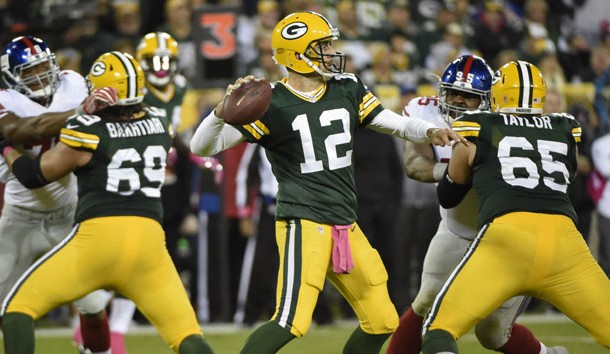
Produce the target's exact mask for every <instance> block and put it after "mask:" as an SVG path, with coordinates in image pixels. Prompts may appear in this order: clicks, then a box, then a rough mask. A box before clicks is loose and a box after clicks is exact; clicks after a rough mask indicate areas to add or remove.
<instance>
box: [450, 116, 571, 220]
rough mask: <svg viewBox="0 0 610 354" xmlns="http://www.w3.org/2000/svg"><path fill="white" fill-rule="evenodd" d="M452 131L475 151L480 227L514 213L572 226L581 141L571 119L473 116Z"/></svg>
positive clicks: (463, 119) (565, 117)
mask: <svg viewBox="0 0 610 354" xmlns="http://www.w3.org/2000/svg"><path fill="white" fill-rule="evenodd" d="M452 128H453V130H454V131H456V132H458V133H460V134H462V135H463V136H464V137H466V138H467V139H468V140H470V141H472V142H474V143H475V144H476V147H477V151H476V155H475V158H474V163H473V171H474V174H473V187H474V189H475V190H476V192H477V195H478V197H479V220H478V225H479V227H481V226H482V225H484V224H486V223H488V222H490V221H491V220H493V219H494V218H495V217H498V216H500V215H503V214H506V213H510V212H515V211H528V212H534V213H536V212H538V213H550V214H563V215H566V216H568V217H570V218H572V219H573V220H574V222H575V223H576V222H577V217H576V213H575V211H574V208H573V206H572V203H571V202H570V199H569V197H568V188H569V186H570V183H571V182H572V180H573V179H574V176H575V174H576V158H577V147H576V144H577V143H579V142H580V136H581V128H580V124H579V123H578V121H577V120H576V119H574V117H572V116H571V115H569V114H566V113H555V114H548V115H515V114H507V113H482V112H476V113H465V114H464V115H463V116H462V117H460V118H459V119H458V120H456V121H454V122H453V125H452Z"/></svg>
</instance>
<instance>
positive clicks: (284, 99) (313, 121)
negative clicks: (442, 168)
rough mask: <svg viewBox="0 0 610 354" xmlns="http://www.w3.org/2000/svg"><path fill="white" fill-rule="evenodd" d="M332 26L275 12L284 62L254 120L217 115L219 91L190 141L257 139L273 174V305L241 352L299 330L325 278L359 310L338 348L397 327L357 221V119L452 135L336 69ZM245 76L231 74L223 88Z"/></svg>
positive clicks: (270, 349)
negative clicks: (276, 260)
mask: <svg viewBox="0 0 610 354" xmlns="http://www.w3.org/2000/svg"><path fill="white" fill-rule="evenodd" d="M338 36H339V32H338V30H337V29H336V28H333V27H332V25H331V24H330V23H329V22H328V20H326V18H324V17H323V16H321V15H320V14H317V13H314V12H297V13H293V14H291V15H288V16H287V17H285V18H284V19H282V20H281V21H280V22H279V23H278V24H277V25H276V27H275V29H274V30H273V34H272V43H271V45H272V48H273V51H274V59H275V60H276V61H277V62H278V64H281V65H284V66H286V68H287V69H288V77H287V78H284V79H282V80H281V81H280V82H277V83H275V84H274V85H273V94H272V99H271V104H270V106H269V108H268V110H267V112H266V113H265V114H264V116H263V117H262V118H261V119H260V120H258V121H256V122H254V123H252V124H249V125H246V126H242V127H233V126H230V125H226V124H224V122H223V120H222V116H223V105H222V101H221V102H220V103H219V104H218V105H217V106H216V109H215V111H214V112H212V113H211V114H210V115H209V116H208V117H206V118H205V119H204V120H203V122H202V123H201V124H200V125H199V127H198V128H197V130H196V132H195V134H194V136H193V139H192V141H191V150H192V151H193V152H194V153H195V154H198V155H202V156H212V155H215V154H216V153H218V152H220V151H222V150H225V149H228V148H230V147H231V146H234V145H236V144H237V143H239V142H241V141H244V140H248V141H250V142H252V143H258V144H260V145H261V146H263V147H264V148H265V151H266V154H267V157H268V158H269V161H270V162H271V165H272V169H273V173H274V175H275V176H276V178H277V180H278V184H279V192H278V194H277V207H276V240H277V244H278V250H279V254H280V269H279V274H278V288H277V294H276V311H275V314H274V315H273V317H272V319H271V320H270V321H269V322H267V323H265V324H264V325H262V326H261V327H259V328H258V329H256V330H255V331H254V332H253V333H252V334H251V335H250V336H249V337H248V339H247V340H246V342H245V344H244V347H243V348H242V350H241V353H246V354H268V353H276V352H277V351H278V350H279V349H280V348H282V347H283V346H284V345H285V344H286V343H288V342H289V341H290V340H292V339H294V338H295V337H300V336H302V335H304V334H305V333H306V332H307V331H308V329H309V327H310V325H311V319H312V313H313V309H314V307H315V304H316V301H317V298H318V294H319V293H320V291H321V290H322V288H323V286H324V281H325V279H326V278H328V279H329V280H330V281H331V282H332V284H333V285H334V286H335V287H336V288H337V289H338V291H339V292H340V293H341V294H342V295H343V296H344V297H345V298H346V299H347V301H348V302H349V303H350V304H351V306H352V308H353V310H354V312H355V313H356V315H357V316H358V319H359V320H360V326H359V327H358V328H356V330H355V331H354V332H353V334H352V335H351V337H350V338H349V340H348V341H347V343H346V344H345V347H344V350H343V352H344V353H346V354H354V353H363V354H364V353H366V354H371V353H378V352H379V350H380V348H381V346H382V345H383V343H384V341H385V340H386V339H387V338H388V336H389V335H390V334H391V333H392V332H393V331H394V330H395V329H396V326H397V325H398V315H397V313H396V309H395V307H394V305H393V304H392V302H391V300H390V298H389V295H388V290H387V277H388V275H387V272H386V270H385V267H384V265H383V263H382V261H381V258H380V257H379V254H378V253H377V251H376V250H375V249H373V248H372V247H371V245H370V244H369V243H368V241H367V239H366V237H365V235H364V234H363V233H362V230H360V228H359V227H358V225H357V224H356V208H357V205H356V191H355V186H354V171H353V161H352V148H353V147H352V144H353V136H354V132H355V129H357V128H360V127H368V128H371V129H374V130H376V131H379V132H382V133H386V134H393V135H395V136H399V137H401V138H403V139H410V140H413V141H418V142H430V141H431V142H432V143H434V144H437V145H446V144H449V143H450V140H451V139H460V137H459V136H457V135H456V134H455V133H453V132H452V131H451V130H449V129H439V128H436V127H435V126H433V125H431V124H429V123H426V122H424V121H423V120H420V119H416V118H413V119H405V118H404V117H402V116H400V115H398V114H396V113H393V112H391V111H389V110H384V109H383V107H382V106H381V104H380V102H379V100H378V99H377V98H376V97H375V96H374V95H373V94H372V93H371V92H370V91H369V90H368V89H367V88H366V87H365V85H364V84H363V83H362V81H361V80H360V79H359V78H358V77H356V76H355V75H353V74H344V73H343V68H344V65H345V56H344V55H343V54H341V53H337V52H335V50H334V49H333V47H332V40H335V39H337V37H338ZM253 79H254V77H252V76H248V77H246V78H240V79H238V80H237V81H236V82H235V85H230V86H229V87H228V89H227V94H229V93H230V92H231V91H232V90H233V89H234V88H235V87H237V86H239V85H241V84H242V83H243V82H245V81H248V80H253ZM464 142H465V140H464ZM380 173H383V172H382V171H380ZM387 236H388V237H390V235H387Z"/></svg>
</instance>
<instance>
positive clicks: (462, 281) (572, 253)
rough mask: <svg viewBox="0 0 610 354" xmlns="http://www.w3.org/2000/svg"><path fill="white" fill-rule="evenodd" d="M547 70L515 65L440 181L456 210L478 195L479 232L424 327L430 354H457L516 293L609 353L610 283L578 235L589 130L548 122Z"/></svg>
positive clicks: (463, 125) (465, 129) (469, 116)
mask: <svg viewBox="0 0 610 354" xmlns="http://www.w3.org/2000/svg"><path fill="white" fill-rule="evenodd" d="M545 96H546V86H545V83H544V78H543V77H542V74H541V73H540V70H539V69H538V68H537V67H535V66H534V65H532V64H530V63H527V62H524V61H513V62H510V63H508V64H506V65H504V66H503V67H501V68H500V69H499V70H498V71H497V72H496V73H495V75H494V81H493V85H492V87H491V100H492V103H491V105H492V111H493V113H483V112H474V113H468V112H467V113H464V115H463V116H462V117H461V118H459V119H458V120H456V121H455V122H454V123H453V125H452V126H453V129H454V130H455V131H456V132H459V133H461V134H462V135H464V136H466V137H468V139H469V140H470V141H471V142H472V144H469V145H468V146H466V145H464V144H459V143H458V144H455V147H454V149H453V153H452V156H451V160H450V162H449V167H448V170H447V172H445V176H444V178H443V179H442V180H441V181H440V182H439V185H438V194H439V201H440V202H441V204H442V205H443V207H445V208H452V207H453V206H455V205H457V203H459V201H460V200H461V198H462V197H463V196H464V195H465V193H466V192H467V191H468V189H469V188H470V185H471V184H472V187H473V188H474V189H475V191H476V193H477V196H478V198H479V201H480V202H479V219H478V226H479V229H480V231H479V233H478V235H477V237H476V238H475V239H474V240H473V242H472V245H471V246H470V249H469V250H468V252H467V253H466V254H465V255H464V257H463V258H462V260H461V261H460V262H459V263H458V264H457V266H456V267H455V269H454V270H453V272H452V273H451V275H450V276H449V277H448V279H447V280H446V282H445V284H444V285H443V287H442V290H441V291H440V292H439V293H438V295H437V297H436V299H435V301H434V304H433V305H432V308H431V310H430V312H429V313H428V315H427V317H426V320H425V322H424V339H423V347H422V350H423V353H424V354H433V353H457V352H458V350H457V345H456V340H457V339H459V338H460V337H461V336H462V335H463V334H464V333H466V332H467V331H468V330H469V329H470V328H472V327H473V326H474V324H476V322H477V321H478V320H479V319H482V318H485V317H486V316H487V315H489V314H490V313H491V312H492V311H493V310H494V309H496V308H497V307H498V306H499V305H500V304H502V303H503V302H505V301H506V300H508V299H509V298H511V297H513V296H516V295H528V296H534V297H537V298H540V299H542V300H545V301H547V302H549V303H550V304H552V305H553V306H555V307H556V308H558V309H559V310H560V311H561V312H563V313H565V314H566V315H567V316H568V317H570V318H571V319H573V320H574V321H576V322H577V323H578V324H580V325H581V326H582V327H584V328H585V329H587V330H588V331H589V333H590V334H591V335H592V336H593V337H594V338H595V340H596V341H597V342H598V343H600V344H601V345H603V346H605V347H606V349H610V332H608V328H610V302H608V299H609V298H610V281H609V280H608V278H607V277H606V275H605V273H604V272H603V271H602V269H601V268H600V266H599V265H598V263H597V262H596V260H595V259H594V258H593V256H592V255H591V253H590V251H589V248H588V247H587V244H586V243H585V241H584V239H583V237H582V235H581V234H580V233H579V231H578V230H577V229H576V213H575V212H574V208H573V207H572V204H571V202H570V199H569V198H568V194H567V192H568V189H569V187H570V183H571V181H572V180H573V178H574V176H575V173H576V157H577V153H578V151H577V143H578V142H579V141H580V135H581V128H580V125H579V123H578V121H577V120H575V119H574V117H572V116H571V115H569V114H566V113H553V114H542V106H543V104H544V100H545Z"/></svg>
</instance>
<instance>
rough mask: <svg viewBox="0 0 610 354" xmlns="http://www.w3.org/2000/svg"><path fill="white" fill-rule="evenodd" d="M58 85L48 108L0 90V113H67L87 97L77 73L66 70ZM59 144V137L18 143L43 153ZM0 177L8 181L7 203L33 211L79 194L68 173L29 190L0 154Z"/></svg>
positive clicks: (34, 152) (34, 154)
mask: <svg viewBox="0 0 610 354" xmlns="http://www.w3.org/2000/svg"><path fill="white" fill-rule="evenodd" d="M59 79H60V82H59V85H58V88H57V91H56V92H55V94H54V95H53V101H52V102H51V104H50V105H49V107H45V106H42V105H40V104H38V103H36V102H34V101H32V100H31V99H29V98H28V97H27V96H25V95H23V94H21V93H19V92H17V91H15V90H12V89H7V90H0V115H1V114H2V112H3V111H11V112H13V113H14V114H15V115H17V116H20V117H24V118H26V117H34V116H38V115H41V114H44V113H52V112H64V111H68V110H70V109H74V108H76V107H78V106H79V105H80V104H81V103H82V102H83V101H84V100H85V98H86V97H87V92H88V90H87V85H86V83H85V79H84V78H83V77H82V76H81V75H80V74H78V73H76V72H74V71H71V70H65V71H62V72H61V73H60V75H59ZM56 143H57V138H53V139H50V140H45V141H39V142H36V143H33V144H25V145H22V146H19V148H20V149H21V150H22V151H23V154H24V155H27V156H29V157H32V158H36V157H38V156H40V155H41V154H42V153H43V152H45V151H46V150H49V149H50V148H51V147H53V146H54V145H55V144H56ZM0 160H1V161H2V167H1V168H0V171H1V172H0V176H1V177H2V178H3V182H5V183H6V187H5V189H4V202H5V203H7V204H12V205H16V206H19V207H21V208H25V209H29V210H33V211H49V210H53V209H56V208H59V207H61V206H64V205H67V204H68V203H69V202H70V201H71V200H73V199H74V196H75V195H76V193H77V186H76V177H75V176H74V175H73V174H72V173H70V174H68V175H67V176H65V177H63V178H61V179H59V180H57V181H55V182H52V183H50V184H48V185H46V186H44V187H41V188H37V189H27V188H26V187H24V186H23V185H22V184H21V183H20V182H19V181H18V180H17V178H15V176H14V175H13V174H12V173H10V172H8V171H7V170H8V169H7V166H6V162H5V160H4V159H3V158H1V157H0Z"/></svg>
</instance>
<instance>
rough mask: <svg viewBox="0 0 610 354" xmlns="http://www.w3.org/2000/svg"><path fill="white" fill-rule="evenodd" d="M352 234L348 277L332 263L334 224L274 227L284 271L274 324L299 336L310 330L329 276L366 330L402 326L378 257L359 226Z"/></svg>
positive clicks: (302, 222) (301, 223)
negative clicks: (352, 266)
mask: <svg viewBox="0 0 610 354" xmlns="http://www.w3.org/2000/svg"><path fill="white" fill-rule="evenodd" d="M348 233H349V242H350V248H351V253H352V258H353V260H354V269H352V271H351V272H350V273H349V274H336V273H334V272H333V267H332V262H331V252H332V246H333V240H332V236H331V226H330V225H324V224H319V223H315V222H311V221H308V220H303V219H295V220H289V221H285V220H280V221H277V222H276V239H277V244H278V249H279V253H280V269H279V273H278V287H277V294H276V304H278V305H277V308H276V312H275V314H274V315H273V320H275V321H276V322H278V324H279V325H280V326H282V327H284V328H289V329H290V331H291V333H292V334H294V335H295V336H302V335H304V334H305V333H306V332H307V330H308V329H309V327H310V325H311V321H312V315H313V310H314V307H315V305H316V302H317V300H318V294H319V293H320V291H322V289H323V288H324V281H325V279H326V278H327V277H328V279H329V280H330V282H331V283H332V284H333V285H334V286H335V287H336V288H337V290H338V291H339V292H340V293H341V294H342V295H343V297H345V299H346V300H347V301H348V302H349V303H350V305H351V306H352V308H353V310H354V312H355V313H356V315H357V316H358V319H359V320H360V327H361V328H362V329H363V331H365V332H367V333H370V334H383V333H392V332H394V330H395V329H396V327H397V326H398V314H397V313H396V309H395V307H394V305H393V304H392V301H391V300H390V296H389V294H388V288H387V281H388V274H387V272H386V269H385V267H384V265H383V262H382V261H381V258H380V257H379V253H378V252H377V251H376V250H375V249H374V248H372V247H371V245H370V244H369V242H368V240H367V239H366V236H364V234H363V233H362V230H360V228H359V227H358V225H357V224H355V223H354V224H353V225H352V227H351V228H350V229H349V230H348ZM389 236H390V235H388V237H389Z"/></svg>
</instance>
